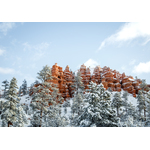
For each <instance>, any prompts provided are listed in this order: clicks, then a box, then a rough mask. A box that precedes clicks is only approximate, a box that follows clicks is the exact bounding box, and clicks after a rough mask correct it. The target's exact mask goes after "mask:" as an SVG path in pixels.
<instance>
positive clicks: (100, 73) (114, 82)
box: [51, 63, 142, 99]
mask: <svg viewBox="0 0 150 150" xmlns="http://www.w3.org/2000/svg"><path fill="white" fill-rule="evenodd" d="M78 71H80V73H81V77H82V82H83V84H84V87H85V89H88V85H89V83H90V82H91V81H93V82H95V83H97V84H100V83H102V84H103V85H104V88H106V89H108V88H110V89H111V90H112V91H119V92H120V91H121V89H123V90H125V91H128V92H129V93H131V94H132V95H133V96H134V97H136V94H137V93H138V91H139V90H140V87H139V85H140V84H141V82H142V81H141V80H140V79H134V78H133V77H132V76H126V75H125V73H123V74H120V73H119V72H118V71H116V70H112V69H110V68H109V67H107V66H105V67H103V68H101V67H100V66H96V67H95V68H94V69H93V73H92V72H91V71H92V69H90V68H86V66H85V65H84V64H83V65H81V67H80V69H79V70H78ZM51 72H52V77H53V79H52V81H51V82H52V83H53V84H55V85H57V87H58V88H59V93H60V94H61V95H62V97H63V98H64V99H66V98H70V97H73V91H74V89H73V86H72V85H73V84H74V81H75V80H74V78H75V77H74V76H75V75H74V74H73V72H72V71H70V70H69V66H68V65H67V66H66V68H65V70H64V71H63V69H62V67H60V66H58V65H57V63H55V65H53V66H52V68H51Z"/></svg>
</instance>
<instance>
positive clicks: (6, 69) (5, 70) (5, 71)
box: [0, 67, 15, 74]
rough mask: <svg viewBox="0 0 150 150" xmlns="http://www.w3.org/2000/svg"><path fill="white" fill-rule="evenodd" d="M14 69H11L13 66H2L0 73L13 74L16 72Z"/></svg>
mask: <svg viewBox="0 0 150 150" xmlns="http://www.w3.org/2000/svg"><path fill="white" fill-rule="evenodd" d="M14 72H15V71H14V69H11V68H1V67H0V73H1V74H12V73H14Z"/></svg>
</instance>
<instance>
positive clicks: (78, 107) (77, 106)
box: [71, 93, 84, 115]
mask: <svg viewBox="0 0 150 150" xmlns="http://www.w3.org/2000/svg"><path fill="white" fill-rule="evenodd" d="M83 106H84V103H83V98H82V96H81V94H80V93H78V94H77V95H75V97H74V98H73V104H72V106H71V110H72V112H73V114H74V113H77V114H78V115H80V114H81V113H82V112H83V110H82V109H83Z"/></svg>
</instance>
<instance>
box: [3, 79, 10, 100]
mask: <svg viewBox="0 0 150 150" xmlns="http://www.w3.org/2000/svg"><path fill="white" fill-rule="evenodd" d="M2 83H3V85H2V86H4V94H3V98H7V94H8V88H9V82H8V81H7V80H5V81H3V82H2Z"/></svg>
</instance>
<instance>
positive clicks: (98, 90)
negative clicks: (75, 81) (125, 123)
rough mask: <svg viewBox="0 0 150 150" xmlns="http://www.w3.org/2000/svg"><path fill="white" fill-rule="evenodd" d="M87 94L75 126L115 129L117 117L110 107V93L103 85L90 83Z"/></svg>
mask: <svg viewBox="0 0 150 150" xmlns="http://www.w3.org/2000/svg"><path fill="white" fill-rule="evenodd" d="M88 91H89V93H86V94H85V102H86V103H87V104H86V105H85V106H84V108H83V113H82V114H81V115H80V116H79V117H78V119H77V121H76V126H81V127H93V126H94V127H95V126H96V127H117V126H118V119H119V118H118V117H117V116H116V112H115V110H114V109H112V108H111V105H110V96H111V95H110V93H109V92H108V91H105V89H104V86H103V84H102V83H101V84H100V85H97V84H96V83H93V82H90V84H89V90H88Z"/></svg>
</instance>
